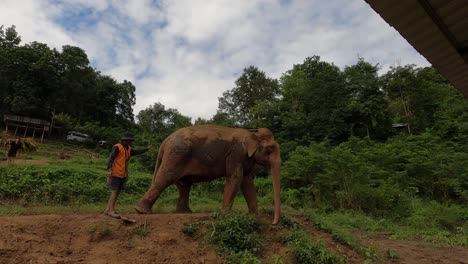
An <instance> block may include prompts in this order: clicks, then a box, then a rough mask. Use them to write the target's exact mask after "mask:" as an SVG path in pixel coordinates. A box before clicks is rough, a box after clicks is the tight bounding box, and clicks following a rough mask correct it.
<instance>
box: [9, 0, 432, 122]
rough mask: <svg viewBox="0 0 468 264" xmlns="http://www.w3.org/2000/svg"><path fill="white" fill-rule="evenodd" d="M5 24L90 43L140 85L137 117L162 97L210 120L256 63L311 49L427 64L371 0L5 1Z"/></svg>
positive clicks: (268, 65)
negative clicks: (220, 101)
mask: <svg viewBox="0 0 468 264" xmlns="http://www.w3.org/2000/svg"><path fill="white" fill-rule="evenodd" d="M0 25H5V26H10V25H16V27H17V31H18V32H19V33H20V35H21V36H22V39H23V43H27V42H30V41H34V40H37V41H40V42H44V43H47V44H48V45H50V46H51V47H55V48H57V49H61V47H62V46H63V45H75V46H79V47H81V48H83V49H84V50H85V51H86V53H87V54H88V56H89V58H90V60H91V62H92V64H93V66H94V67H95V68H97V69H98V70H100V71H101V72H103V73H105V74H109V75H111V76H112V77H114V78H115V79H117V80H119V81H123V80H129V81H131V82H132V83H134V84H135V86H136V88H137V90H136V95H137V101H136V105H135V107H134V111H135V114H137V113H138V112H139V111H140V110H142V109H145V108H146V107H148V106H150V105H151V104H153V103H155V102H161V103H163V104H164V105H166V106H167V107H172V108H177V109H178V110H179V111H180V112H181V113H182V114H184V115H187V116H190V117H192V118H193V119H195V118H197V117H204V118H210V117H211V116H212V115H213V114H215V112H216V109H217V106H218V97H220V96H221V95H222V93H223V91H225V90H228V89H232V88H233V87H234V81H235V80H236V79H237V78H238V77H239V75H240V74H241V73H242V70H243V69H244V68H246V67H248V66H250V65H254V66H257V67H258V68H259V69H260V70H262V71H264V72H265V73H266V74H267V75H268V76H270V77H273V78H279V77H280V76H281V74H282V73H284V72H285V71H287V70H289V69H291V68H292V66H293V64H299V63H302V62H303V61H304V59H305V58H306V57H309V56H313V55H319V56H320V57H321V58H322V60H325V61H328V62H333V63H335V64H336V65H338V66H339V67H341V68H343V67H345V66H346V65H352V64H354V63H355V62H356V61H357V60H358V57H363V58H364V59H365V60H367V61H369V62H371V63H374V64H377V63H379V64H380V66H381V67H382V71H386V70H387V69H388V68H389V67H390V66H396V65H404V64H416V65H418V66H428V65H429V63H428V62H427V61H426V60H425V59H424V58H423V57H422V56H421V55H419V54H418V53H417V52H416V51H415V50H414V49H413V48H412V47H411V46H410V45H409V44H408V43H407V42H406V40H405V39H404V38H402V37H401V36H400V35H399V34H398V32H396V31H395V30H394V29H393V28H391V27H390V26H389V25H388V24H387V23H386V22H385V21H383V19H382V18H380V16H379V15H378V14H376V13H375V12H374V11H373V10H372V9H371V8H370V7H369V6H368V5H367V3H366V2H365V1H364V0H328V1H323V0H296V1H294V0H289V1H287V0H240V1H230V0H203V1H202V0H200V1H195V0H171V1H162V0H158V1H155V0H132V1H122V0H93V1H91V0H88V1H85V0H61V1H60V0H0Z"/></svg>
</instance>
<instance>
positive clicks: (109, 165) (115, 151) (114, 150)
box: [107, 146, 119, 176]
mask: <svg viewBox="0 0 468 264" xmlns="http://www.w3.org/2000/svg"><path fill="white" fill-rule="evenodd" d="M117 154H119V148H118V147H117V146H114V147H112V151H111V154H110V155H109V159H108V160H107V172H108V174H109V173H110V172H111V168H112V164H113V163H114V160H115V157H117ZM107 176H110V175H107Z"/></svg>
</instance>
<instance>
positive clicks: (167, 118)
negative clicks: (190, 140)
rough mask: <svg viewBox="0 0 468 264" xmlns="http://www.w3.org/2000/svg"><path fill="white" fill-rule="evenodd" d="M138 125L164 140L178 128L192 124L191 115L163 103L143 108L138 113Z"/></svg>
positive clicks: (146, 131)
mask: <svg viewBox="0 0 468 264" xmlns="http://www.w3.org/2000/svg"><path fill="white" fill-rule="evenodd" d="M137 119H138V125H139V126H140V127H141V128H142V129H143V131H144V132H145V133H148V134H152V135H156V136H157V137H158V138H159V141H162V140H163V139H164V138H166V137H167V136H168V135H169V134H170V133H172V132H173V131H175V130H176V129H178V128H182V127H186V126H190V125H191V122H190V120H191V119H190V117H187V116H184V115H182V114H180V113H179V111H177V110H176V109H173V108H169V109H166V107H165V106H164V105H163V104H161V103H154V104H153V105H152V106H149V107H148V108H146V109H144V110H141V111H140V112H139V113H138V115H137Z"/></svg>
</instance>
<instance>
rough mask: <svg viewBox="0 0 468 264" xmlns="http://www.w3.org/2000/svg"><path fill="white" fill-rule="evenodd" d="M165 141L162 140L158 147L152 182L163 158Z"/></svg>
mask: <svg viewBox="0 0 468 264" xmlns="http://www.w3.org/2000/svg"><path fill="white" fill-rule="evenodd" d="M165 143H166V141H165V140H164V141H163V142H162V143H161V146H160V147H159V152H158V158H157V159H156V166H154V174H153V182H154V180H155V179H156V175H157V173H158V170H159V168H160V167H161V163H162V159H163V156H164V145H165Z"/></svg>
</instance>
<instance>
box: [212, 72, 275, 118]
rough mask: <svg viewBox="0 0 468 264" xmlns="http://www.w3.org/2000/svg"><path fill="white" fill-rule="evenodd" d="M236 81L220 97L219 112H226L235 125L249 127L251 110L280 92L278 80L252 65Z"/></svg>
mask: <svg viewBox="0 0 468 264" xmlns="http://www.w3.org/2000/svg"><path fill="white" fill-rule="evenodd" d="M235 83H236V87H234V88H233V89H231V90H228V91H225V92H224V93H223V96H222V97H219V98H218V101H219V106H218V113H219V114H225V115H226V116H227V117H228V118H229V119H232V120H233V121H234V124H235V125H238V126H242V127H248V126H250V122H251V121H252V116H251V113H250V110H251V109H252V107H254V106H255V104H257V103H258V102H261V101H268V100H272V99H274V98H275V97H276V96H277V95H278V93H279V86H278V82H277V80H275V79H272V78H269V77H267V76H266V74H265V73H264V72H263V71H260V70H259V69H258V68H256V67H254V66H250V67H248V68H246V69H244V72H243V73H242V75H241V76H240V77H239V78H238V79H237V80H236V82H235Z"/></svg>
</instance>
